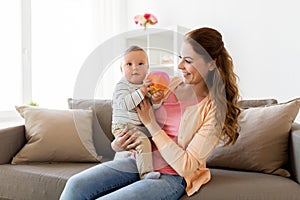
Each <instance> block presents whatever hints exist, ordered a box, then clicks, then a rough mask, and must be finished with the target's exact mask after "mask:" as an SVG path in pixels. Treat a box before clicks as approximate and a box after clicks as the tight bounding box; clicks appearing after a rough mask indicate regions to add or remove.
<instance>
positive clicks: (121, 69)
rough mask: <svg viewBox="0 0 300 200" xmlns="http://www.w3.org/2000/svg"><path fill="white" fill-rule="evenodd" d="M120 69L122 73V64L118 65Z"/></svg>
mask: <svg viewBox="0 0 300 200" xmlns="http://www.w3.org/2000/svg"><path fill="white" fill-rule="evenodd" d="M120 71H121V72H122V73H123V68H122V64H121V65H120Z"/></svg>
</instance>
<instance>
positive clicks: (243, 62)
mask: <svg viewBox="0 0 300 200" xmlns="http://www.w3.org/2000/svg"><path fill="white" fill-rule="evenodd" d="M297 5H298V4H297V1H296V0H286V1H284V2H282V1H278V0H265V1H260V0H253V1H238V0H226V1H222V0H211V1H203V0H184V1H182V0H180V1H174V0H173V1H171V0H164V1H160V0H151V1H149V0H128V19H131V18H133V17H134V16H135V15H137V14H143V13H145V12H150V13H153V14H155V15H156V16H157V17H158V20H159V23H158V24H157V25H155V26H153V27H169V26H172V25H177V24H178V25H180V26H184V27H187V28H190V29H193V28H198V27H203V26H209V27H213V28H216V29H218V30H219V31H220V32H221V33H222V35H223V39H224V42H225V46H226V48H227V49H228V51H229V52H230V53H231V55H232V57H233V59H234V63H235V71H236V73H237V74H238V76H239V78H240V81H239V87H240V91H241V96H242V98H243V99H257V98H276V99H278V100H279V102H284V101H288V100H290V99H293V98H296V97H300V83H299V82H300V77H299V75H300V67H299V66H300V59H299V56H300V38H299V35H300V23H299V21H298V20H297V19H299V18H300V13H299V12H297V8H298V7H297ZM128 27H129V30H131V29H135V28H138V27H137V25H135V24H134V23H133V20H132V21H130V20H129V21H128ZM296 121H298V122H300V114H299V115H298V117H297V119H296Z"/></svg>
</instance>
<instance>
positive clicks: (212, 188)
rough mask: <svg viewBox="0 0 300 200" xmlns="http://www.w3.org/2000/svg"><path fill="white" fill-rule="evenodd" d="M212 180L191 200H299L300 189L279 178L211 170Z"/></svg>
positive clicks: (292, 182)
mask: <svg viewBox="0 0 300 200" xmlns="http://www.w3.org/2000/svg"><path fill="white" fill-rule="evenodd" d="M211 173H212V179H211V181H210V182H209V183H207V184H206V185H204V186H203V187H202V188H200V190H199V192H198V193H196V194H195V195H193V196H192V197H190V198H187V197H184V198H182V199H188V200H199V199H201V200H232V199H251V200H274V199H278V200H282V199H289V200H299V197H300V185H299V184H297V183H296V182H295V181H293V180H291V179H289V178H285V177H282V176H277V175H270V174H264V173H258V172H242V171H233V170H224V169H211Z"/></svg>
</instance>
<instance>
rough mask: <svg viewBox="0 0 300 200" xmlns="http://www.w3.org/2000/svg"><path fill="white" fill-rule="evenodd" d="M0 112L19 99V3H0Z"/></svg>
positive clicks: (12, 105)
mask: <svg viewBox="0 0 300 200" xmlns="http://www.w3.org/2000/svg"><path fill="white" fill-rule="evenodd" d="M0 25H1V31H0V91H1V94H0V97H1V99H0V111H5V110H13V109H14V106H15V105H16V104H20V103H21V101H22V97H21V95H22V94H21V72H22V70H21V69H22V68H21V1H16V0H14V1H0Z"/></svg>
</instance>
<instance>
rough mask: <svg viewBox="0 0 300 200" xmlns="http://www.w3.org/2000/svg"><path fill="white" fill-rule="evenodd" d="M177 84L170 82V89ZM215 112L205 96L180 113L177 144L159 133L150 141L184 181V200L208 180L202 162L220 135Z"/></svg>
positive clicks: (174, 80) (177, 81) (206, 171)
mask: <svg viewBox="0 0 300 200" xmlns="http://www.w3.org/2000/svg"><path fill="white" fill-rule="evenodd" d="M180 82H181V81H179V80H178V78H177V79H173V80H172V82H171V84H170V85H171V89H172V87H173V88H175V87H177V86H178V85H179V84H180ZM172 84H173V86H172ZM215 112H216V107H215V106H214V105H213V102H212V101H211V99H210V98H209V96H207V97H206V98H205V99H203V100H202V101H201V102H200V103H198V104H196V105H192V106H189V107H187V108H186V110H185V111H184V113H183V116H182V120H181V123H180V126H179V130H178V144H176V143H175V142H174V141H172V140H171V139H170V138H169V137H168V135H167V134H166V133H165V132H164V131H163V130H162V129H161V130H160V131H159V132H158V133H156V134H155V135H154V136H153V137H152V140H153V141H154V143H155V145H156V146H157V148H158V150H159V152H160V153H161V155H162V157H163V158H164V159H165V160H166V162H167V163H169V165H171V166H172V167H173V169H174V170H175V171H176V172H177V173H178V174H179V175H180V176H182V177H184V179H185V181H186V183H187V187H186V192H187V195H188V196H191V195H192V194H194V193H195V192H197V191H198V190H199V189H200V187H201V186H202V185H203V184H205V183H207V182H208V181H209V180H210V178H211V175H210V170H209V169H208V168H206V159H207V157H208V156H209V154H210V153H211V152H212V150H213V149H214V148H215V146H216V145H217V144H218V142H219V135H220V131H218V128H216V123H215V122H216V121H215ZM219 130H220V129H219Z"/></svg>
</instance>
